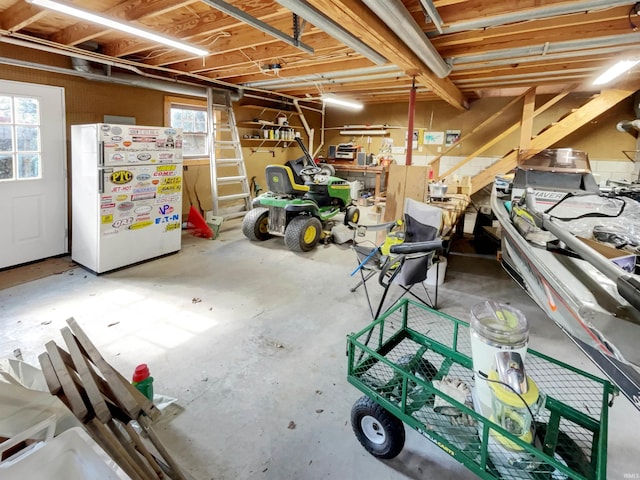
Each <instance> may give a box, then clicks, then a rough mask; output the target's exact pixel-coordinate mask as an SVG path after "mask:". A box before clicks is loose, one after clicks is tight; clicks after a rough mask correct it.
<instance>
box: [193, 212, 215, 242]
mask: <svg viewBox="0 0 640 480" xmlns="http://www.w3.org/2000/svg"><path fill="white" fill-rule="evenodd" d="M187 228H188V229H189V230H192V233H193V235H195V236H196V237H203V238H211V239H213V230H211V227H209V225H207V222H205V221H204V217H203V216H202V214H201V213H200V212H199V211H198V210H197V209H196V207H194V206H193V205H191V208H190V209H189V217H188V218H187Z"/></svg>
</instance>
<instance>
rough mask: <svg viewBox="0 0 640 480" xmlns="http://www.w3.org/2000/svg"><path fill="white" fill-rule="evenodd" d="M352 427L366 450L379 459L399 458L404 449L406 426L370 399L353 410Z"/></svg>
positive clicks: (356, 404)
mask: <svg viewBox="0 0 640 480" xmlns="http://www.w3.org/2000/svg"><path fill="white" fill-rule="evenodd" d="M351 427H352V428H353V433H355V434H356V438H357V439H358V441H359V442H360V443H361V444H362V446H363V447H364V449H365V450H366V451H367V452H369V453H370V454H371V455H373V456H374V457H377V458H382V459H389V458H394V457H397V456H398V454H399V453H400V452H401V451H402V449H403V448H404V440H405V433H404V425H403V424H402V421H401V420H399V419H398V418H397V417H394V416H393V415H392V414H390V413H389V412H388V411H386V410H385V409H384V408H382V407H381V406H380V405H379V404H378V403H376V402H374V401H373V400H371V399H370V398H369V397H366V396H365V397H361V398H360V399H359V400H358V401H357V402H356V403H354V404H353V407H352V408H351Z"/></svg>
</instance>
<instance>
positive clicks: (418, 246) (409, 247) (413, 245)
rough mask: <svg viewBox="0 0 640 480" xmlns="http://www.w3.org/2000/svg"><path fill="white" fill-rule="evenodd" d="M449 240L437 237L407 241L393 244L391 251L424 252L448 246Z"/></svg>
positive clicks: (402, 252)
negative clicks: (419, 240) (427, 239)
mask: <svg viewBox="0 0 640 480" xmlns="http://www.w3.org/2000/svg"><path fill="white" fill-rule="evenodd" d="M448 243H449V241H448V240H443V239H442V238H437V239H435V240H429V241H428V242H407V243H399V244H397V245H392V246H391V248H390V251H391V253H401V254H408V253H422V252H431V251H433V250H438V249H440V248H445V249H446V248H447V246H448Z"/></svg>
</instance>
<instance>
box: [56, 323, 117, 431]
mask: <svg viewBox="0 0 640 480" xmlns="http://www.w3.org/2000/svg"><path fill="white" fill-rule="evenodd" d="M60 332H61V333H62V338H63V339H64V341H65V343H66V344H67V348H68V349H69V355H70V356H71V360H72V361H73V365H74V366H75V370H76V372H78V375H79V376H80V380H82V385H83V387H84V390H85V391H86V392H87V397H88V398H89V401H90V402H91V407H92V408H93V411H94V412H95V414H96V416H97V417H98V419H99V420H100V421H101V422H102V423H106V422H108V421H110V420H111V413H110V412H109V407H107V404H106V403H105V401H104V398H103V397H102V393H101V392H100V389H99V388H98V384H97V383H96V381H95V380H94V378H93V375H92V374H91V372H90V371H89V366H88V365H87V362H86V359H85V358H84V356H83V355H82V352H81V351H80V348H79V347H78V344H77V343H76V338H75V337H74V336H73V333H71V330H69V328H68V327H64V328H63V329H62V330H60Z"/></svg>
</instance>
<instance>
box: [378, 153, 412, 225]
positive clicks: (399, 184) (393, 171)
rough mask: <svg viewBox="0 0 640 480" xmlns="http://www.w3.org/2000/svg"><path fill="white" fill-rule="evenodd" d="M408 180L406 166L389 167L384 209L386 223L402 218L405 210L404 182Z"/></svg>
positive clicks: (393, 165) (394, 165)
mask: <svg viewBox="0 0 640 480" xmlns="http://www.w3.org/2000/svg"><path fill="white" fill-rule="evenodd" d="M406 178H407V172H406V167H405V165H396V164H393V163H392V164H391V165H389V178H388V179H387V187H386V191H387V201H386V206H385V209H384V219H383V220H384V221H385V222H392V221H393V220H398V219H400V218H402V209H403V208H404V182H405V179H406Z"/></svg>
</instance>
